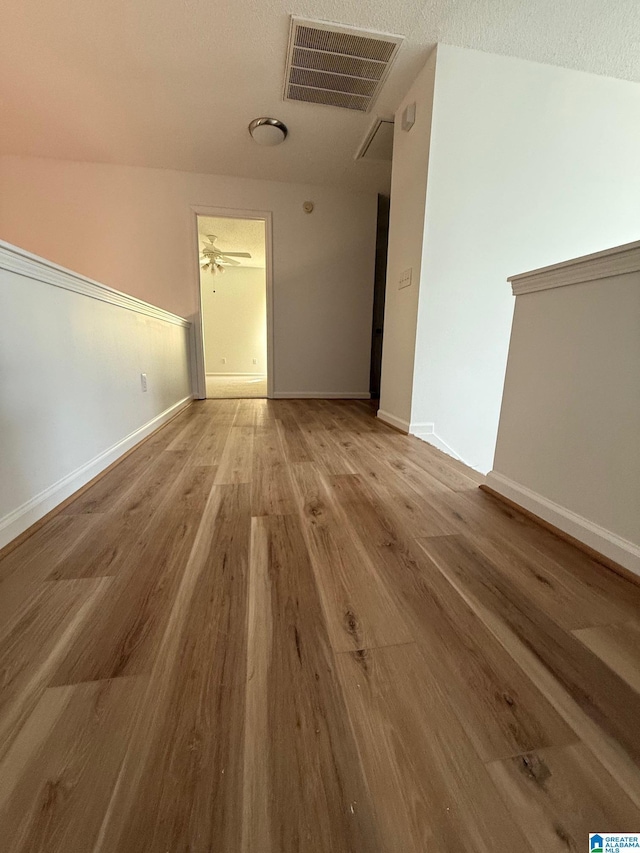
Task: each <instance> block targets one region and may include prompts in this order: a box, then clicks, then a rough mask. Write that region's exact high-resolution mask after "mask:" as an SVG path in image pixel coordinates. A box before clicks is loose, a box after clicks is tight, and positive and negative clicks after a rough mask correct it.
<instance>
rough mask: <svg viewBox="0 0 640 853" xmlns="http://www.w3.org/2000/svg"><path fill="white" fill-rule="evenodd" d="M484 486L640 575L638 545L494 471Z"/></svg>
mask: <svg viewBox="0 0 640 853" xmlns="http://www.w3.org/2000/svg"><path fill="white" fill-rule="evenodd" d="M486 486H487V489H488V490H489V491H492V492H496V493H497V495H498V496H500V495H502V496H503V497H505V498H506V499H507V500H509V501H511V502H512V503H514V504H516V505H518V506H521V507H523V508H524V509H525V510H527V511H528V512H530V513H531V514H533V515H535V516H537V517H539V518H541V519H542V520H543V521H544V522H547V523H548V524H550V525H552V526H553V527H556V528H558V529H559V530H561V531H562V532H563V533H566V534H567V535H568V536H570V537H571V538H572V539H576V540H577V541H578V542H581V543H582V544H584V545H586V546H587V548H589V549H590V550H592V551H594V552H596V553H597V554H600V555H602V556H604V557H606V558H608V559H609V560H611V561H613V562H614V563H617V564H618V565H620V566H622V567H623V568H625V569H627V570H628V571H630V572H633V573H634V574H636V575H640V546H639V545H635V544H634V543H633V542H630V541H629V540H628V539H623V538H622V537H621V536H618V535H617V534H615V533H612V532H611V531H610V530H607V529H606V528H604V527H601V526H600V525H599V524H595V523H594V522H593V521H589V519H587V518H584V516H582V515H578V513H575V512H573V511H572V510H570V509H567V508H566V507H563V506H561V505H560V504H557V503H555V501H552V500H549V498H545V497H543V495H540V494H538V493H537V492H534V491H532V490H531V489H528V488H527V487H526V486H522V485H521V484H520V483H517V482H516V481H515V480H511V479H510V478H509V477H505V476H504V474H500V473H498V472H497V471H490V472H489V474H487V480H486Z"/></svg>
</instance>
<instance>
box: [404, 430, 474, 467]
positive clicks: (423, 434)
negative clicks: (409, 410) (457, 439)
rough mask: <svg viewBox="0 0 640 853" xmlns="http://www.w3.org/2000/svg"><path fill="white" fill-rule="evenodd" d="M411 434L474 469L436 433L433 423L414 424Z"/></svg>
mask: <svg viewBox="0 0 640 853" xmlns="http://www.w3.org/2000/svg"><path fill="white" fill-rule="evenodd" d="M409 433H410V434H411V435H415V437H416V438H419V439H421V441H426V442H427V444H431V445H433V447H437V448H438V450H441V451H442V452H443V453H446V454H447V456H451V457H452V458H453V459H457V460H458V462H463V463H464V464H465V465H467V467H469V468H473V465H469V463H468V462H467V461H466V460H464V459H463V458H462V456H460V454H459V453H456V451H455V450H454V449H453V448H452V447H449V445H448V444H447V443H446V442H445V441H443V440H442V439H441V438H440V437H439V436H438V435H436V434H435V432H434V425H433V424H432V423H428V422H427V423H423V424H420V423H417V424H416V423H414V424H411V426H410V427H409Z"/></svg>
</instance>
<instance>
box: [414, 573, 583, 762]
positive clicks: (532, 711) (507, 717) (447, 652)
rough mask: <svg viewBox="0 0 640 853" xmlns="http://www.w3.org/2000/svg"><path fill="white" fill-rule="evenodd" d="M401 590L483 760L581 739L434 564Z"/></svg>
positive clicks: (440, 681)
mask: <svg viewBox="0 0 640 853" xmlns="http://www.w3.org/2000/svg"><path fill="white" fill-rule="evenodd" d="M417 563H418V565H419V570H420V573H419V575H417V576H415V577H414V578H412V579H411V582H409V579H408V578H407V581H406V582H405V583H403V584H402V585H401V587H400V588H401V591H402V592H403V593H404V595H405V599H406V601H407V607H408V608H409V609H410V611H411V613H412V615H413V617H414V618H413V621H412V623H411V624H412V625H413V626H414V633H415V636H416V639H417V641H418V645H419V646H420V648H421V649H422V652H423V655H424V658H425V660H426V662H427V666H428V669H429V672H430V673H431V675H432V676H433V682H434V690H436V691H439V692H440V693H441V694H442V696H443V697H445V698H446V700H447V701H448V703H449V705H450V706H451V709H452V711H453V713H454V714H456V716H457V717H458V719H459V720H460V723H461V724H462V726H463V727H464V729H465V731H466V733H467V735H468V737H469V738H470V739H471V741H472V742H473V744H474V745H475V747H476V750H477V752H478V755H479V756H480V758H481V759H482V761H485V762H486V761H491V760H494V759H498V758H506V757H509V756H513V755H518V754H522V753H525V752H530V751H532V750H534V749H539V748H541V747H546V746H560V745H565V744H570V743H573V742H575V741H576V740H577V735H576V733H575V732H574V731H573V729H572V728H571V727H570V726H569V725H567V723H566V722H565V721H564V720H563V718H562V717H561V716H560V714H559V713H558V712H557V711H556V710H555V709H554V708H553V706H552V705H551V703H550V702H549V701H548V699H547V698H546V697H545V696H544V694H543V693H542V691H541V690H539V689H538V688H537V687H536V686H535V685H534V684H533V682H532V681H531V680H530V679H529V678H528V676H527V674H526V673H525V672H524V671H523V670H522V669H521V668H520V667H519V666H518V665H517V663H516V662H515V661H514V660H513V658H511V656H510V655H509V653H508V652H507V651H506V649H505V648H504V647H503V646H502V645H501V644H500V642H499V641H498V640H497V639H496V638H495V637H494V636H493V635H492V634H491V632H490V631H489V629H488V628H487V627H486V626H485V625H484V624H483V622H482V620H481V619H480V618H479V617H478V616H477V614H476V613H475V612H474V611H473V609H472V608H471V607H470V606H469V605H468V604H467V603H466V602H465V601H464V600H463V599H462V598H461V597H460V595H458V593H457V592H456V590H455V589H454V588H453V587H452V586H451V584H450V583H449V581H448V580H447V579H446V578H445V577H444V576H443V575H442V573H441V572H440V570H439V569H438V568H437V566H436V565H435V564H433V563H432V562H431V561H430V560H429V561H428V562H426V563H425V562H424V561H419V560H417Z"/></svg>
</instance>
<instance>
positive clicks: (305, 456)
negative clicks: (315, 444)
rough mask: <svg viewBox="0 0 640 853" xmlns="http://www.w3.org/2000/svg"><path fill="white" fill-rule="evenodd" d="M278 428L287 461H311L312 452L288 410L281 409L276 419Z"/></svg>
mask: <svg viewBox="0 0 640 853" xmlns="http://www.w3.org/2000/svg"><path fill="white" fill-rule="evenodd" d="M284 402H288V401H284ZM278 430H279V431H280V435H281V437H282V443H283V446H284V452H285V456H286V458H287V461H288V462H289V463H291V464H293V463H296V462H312V461H313V453H312V452H311V449H310V447H309V445H308V444H307V441H306V438H305V436H304V434H303V432H302V430H301V429H300V427H299V425H298V423H297V422H296V420H295V419H294V418H293V417H292V415H291V412H290V410H287V409H283V411H282V412H281V417H280V419H279V420H278Z"/></svg>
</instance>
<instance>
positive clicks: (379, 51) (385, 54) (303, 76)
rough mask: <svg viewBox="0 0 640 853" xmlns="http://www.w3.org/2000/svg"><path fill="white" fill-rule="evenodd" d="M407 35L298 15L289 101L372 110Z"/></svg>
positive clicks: (292, 36) (286, 91)
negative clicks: (347, 25)
mask: <svg viewBox="0 0 640 853" xmlns="http://www.w3.org/2000/svg"><path fill="white" fill-rule="evenodd" d="M403 39H404V37H403V36H394V35H388V34H387V33H376V32H371V31H369V30H360V29H357V28H356V27H343V26H340V25H339V24H332V23H328V22H327V21H307V20H305V19H304V18H296V17H292V18H291V34H290V36H289V51H288V54H287V70H286V76H285V86H284V98H285V100H288V101H306V102H307V103H311V104H325V105H326V106H330V107H342V108H343V109H347V110H360V111H361V112H367V110H368V109H369V108H370V107H371V105H372V104H373V102H374V101H375V99H376V97H377V96H378V93H379V92H380V89H381V88H382V85H383V83H384V81H385V80H386V78H387V74H388V73H389V69H390V68H391V65H392V63H393V61H394V59H395V58H396V54H397V53H398V50H399V48H400V45H401V43H402V41H403Z"/></svg>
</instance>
